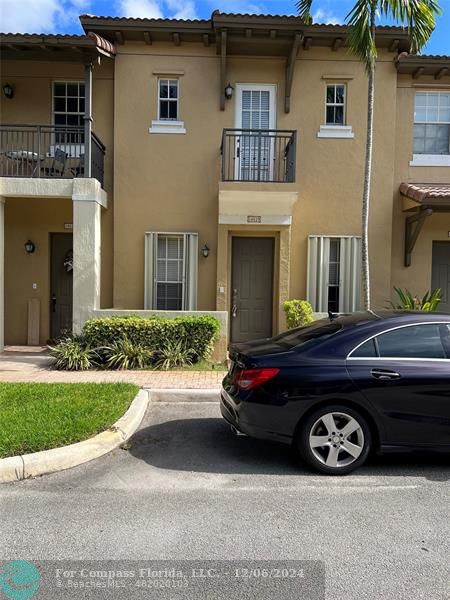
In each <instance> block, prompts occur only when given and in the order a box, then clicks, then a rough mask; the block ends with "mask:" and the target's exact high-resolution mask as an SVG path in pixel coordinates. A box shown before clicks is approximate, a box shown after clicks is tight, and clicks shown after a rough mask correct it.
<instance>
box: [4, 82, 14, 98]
mask: <svg viewBox="0 0 450 600" xmlns="http://www.w3.org/2000/svg"><path fill="white" fill-rule="evenodd" d="M3 93H4V94H5V97H6V98H9V99H10V100H11V98H12V97H13V96H14V89H13V87H12V86H11V85H10V84H9V83H5V85H4V86H3Z"/></svg>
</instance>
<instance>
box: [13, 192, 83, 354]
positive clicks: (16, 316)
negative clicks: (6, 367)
mask: <svg viewBox="0 0 450 600" xmlns="http://www.w3.org/2000/svg"><path fill="white" fill-rule="evenodd" d="M71 222H72V200H69V199H66V198H6V202H5V342H6V344H26V343H27V326H28V300H29V299H31V298H39V300H40V305H41V310H40V338H39V340H40V343H41V344H44V343H45V342H46V341H47V340H48V337H49V313H50V308H49V307H50V233H51V232H65V233H67V230H65V229H64V223H71ZM28 239H30V240H32V241H33V242H34V243H35V245H36V251H35V252H34V254H27V253H26V252H25V248H24V244H25V242H26V241H27V240H28ZM33 283H36V284H37V289H36V290H34V289H33Z"/></svg>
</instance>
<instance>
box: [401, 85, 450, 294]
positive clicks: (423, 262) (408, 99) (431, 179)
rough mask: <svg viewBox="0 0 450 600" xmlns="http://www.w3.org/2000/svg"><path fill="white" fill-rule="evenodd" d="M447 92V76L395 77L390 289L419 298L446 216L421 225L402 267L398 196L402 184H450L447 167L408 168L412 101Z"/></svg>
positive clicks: (449, 224) (443, 236)
mask: <svg viewBox="0 0 450 600" xmlns="http://www.w3.org/2000/svg"><path fill="white" fill-rule="evenodd" d="M434 89H438V90H439V89H441V90H442V89H443V90H449V91H450V76H447V77H443V78H442V79H441V80H440V81H439V82H437V81H436V80H435V79H434V78H433V77H428V76H427V77H424V76H422V77H420V78H419V79H418V80H414V79H413V78H412V77H411V76H409V75H399V78H398V84H397V114H396V151H395V176H394V187H393V226H392V285H393V286H394V285H395V286H400V287H403V288H408V289H409V290H410V291H411V292H412V293H414V294H420V295H421V294H423V293H424V292H426V291H427V290H428V289H430V287H431V266H432V264H431V263H432V244H433V240H442V241H449V237H448V231H450V213H436V214H434V215H432V216H431V217H430V218H428V219H427V220H426V221H425V224H424V226H423V229H422V231H421V232H420V235H419V238H418V240H417V242H416V245H415V247H414V250H413V253H412V262H411V266H410V267H405V266H404V244H405V218H406V216H407V215H406V214H405V213H404V212H403V210H402V209H403V198H402V197H401V195H400V194H399V192H398V188H399V186H400V183H402V182H403V181H407V182H416V183H450V167H414V166H410V164H409V162H410V160H412V149H413V121H414V99H415V93H416V92H418V91H428V90H434Z"/></svg>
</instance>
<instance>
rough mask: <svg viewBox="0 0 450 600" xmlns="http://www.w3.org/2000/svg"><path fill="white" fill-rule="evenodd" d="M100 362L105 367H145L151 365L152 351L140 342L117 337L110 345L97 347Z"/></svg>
mask: <svg viewBox="0 0 450 600" xmlns="http://www.w3.org/2000/svg"><path fill="white" fill-rule="evenodd" d="M98 351H99V353H100V354H101V358H102V363H103V364H104V366H105V367H106V368H107V369H145V367H149V366H151V363H152V359H153V355H154V353H153V351H152V350H150V349H149V348H146V347H145V346H143V345H142V344H133V342H130V340H129V339H127V338H119V339H118V340H116V341H115V342H114V343H113V344H112V345H111V346H105V347H103V348H99V350H98Z"/></svg>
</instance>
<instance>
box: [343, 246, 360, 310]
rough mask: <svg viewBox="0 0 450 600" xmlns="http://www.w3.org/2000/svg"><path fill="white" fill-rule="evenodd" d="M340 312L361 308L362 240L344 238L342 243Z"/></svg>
mask: <svg viewBox="0 0 450 600" xmlns="http://www.w3.org/2000/svg"><path fill="white" fill-rule="evenodd" d="M340 246H341V248H340V257H341V258H340V269H339V271H340V293H339V312H345V313H347V312H354V311H355V310H358V309H359V308H360V288H361V238H359V237H343V238H341V242H340Z"/></svg>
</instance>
